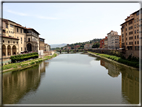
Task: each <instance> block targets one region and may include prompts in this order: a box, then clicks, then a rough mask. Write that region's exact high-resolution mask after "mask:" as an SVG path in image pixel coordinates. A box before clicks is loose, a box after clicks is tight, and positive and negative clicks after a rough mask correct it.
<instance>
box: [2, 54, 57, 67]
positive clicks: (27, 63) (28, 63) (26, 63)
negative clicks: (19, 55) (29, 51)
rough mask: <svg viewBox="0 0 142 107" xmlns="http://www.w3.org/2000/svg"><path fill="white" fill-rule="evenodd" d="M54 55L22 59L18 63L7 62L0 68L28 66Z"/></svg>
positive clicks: (54, 55)
mask: <svg viewBox="0 0 142 107" xmlns="http://www.w3.org/2000/svg"><path fill="white" fill-rule="evenodd" d="M56 56H57V54H53V55H52V56H44V58H37V59H32V60H28V61H23V62H20V63H11V64H8V65H3V67H2V68H3V70H6V69H10V68H11V69H13V68H19V67H25V66H30V65H34V64H37V63H40V62H42V61H44V60H48V59H51V58H53V57H56Z"/></svg>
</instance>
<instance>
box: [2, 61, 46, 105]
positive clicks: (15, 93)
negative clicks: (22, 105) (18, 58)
mask: <svg viewBox="0 0 142 107" xmlns="http://www.w3.org/2000/svg"><path fill="white" fill-rule="evenodd" d="M45 66H48V62H42V63H40V64H39V65H38V66H35V67H33V68H30V69H27V70H23V71H15V72H10V73H5V74H3V104H13V103H16V102H19V100H20V99H21V98H22V97H23V96H24V95H26V94H27V93H28V92H29V91H36V90H37V88H38V86H39V84H40V79H41V76H40V75H41V74H43V73H45Z"/></svg>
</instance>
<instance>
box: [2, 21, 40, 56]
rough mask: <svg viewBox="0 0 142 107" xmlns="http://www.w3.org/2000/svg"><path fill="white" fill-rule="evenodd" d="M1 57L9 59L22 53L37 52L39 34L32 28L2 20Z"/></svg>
mask: <svg viewBox="0 0 142 107" xmlns="http://www.w3.org/2000/svg"><path fill="white" fill-rule="evenodd" d="M2 22H3V27H2V38H3V45H2V55H3V57H5V58H9V57H10V56H11V55H17V54H20V53H22V52H24V51H28V52H30V51H32V52H38V50H39V33H38V32H37V31H36V30H35V29H33V28H26V27H23V26H21V25H20V24H18V23H16V22H13V21H11V20H8V19H2Z"/></svg>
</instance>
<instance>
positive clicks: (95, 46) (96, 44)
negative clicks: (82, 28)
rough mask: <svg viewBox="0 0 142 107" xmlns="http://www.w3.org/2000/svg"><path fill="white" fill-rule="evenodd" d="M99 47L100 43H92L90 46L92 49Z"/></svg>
mask: <svg viewBox="0 0 142 107" xmlns="http://www.w3.org/2000/svg"><path fill="white" fill-rule="evenodd" d="M98 47H100V43H94V45H93V46H92V48H98Z"/></svg>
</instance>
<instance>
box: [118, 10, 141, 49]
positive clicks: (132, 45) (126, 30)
mask: <svg viewBox="0 0 142 107" xmlns="http://www.w3.org/2000/svg"><path fill="white" fill-rule="evenodd" d="M140 10H141V11H139V10H138V11H136V12H134V13H132V14H131V15H130V16H128V17H127V18H126V19H125V22H124V23H122V24H121V36H122V48H123V49H124V50H133V51H134V50H139V39H141V37H140V33H142V29H141V27H142V24H141V21H142V19H140V15H142V9H140Z"/></svg>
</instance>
